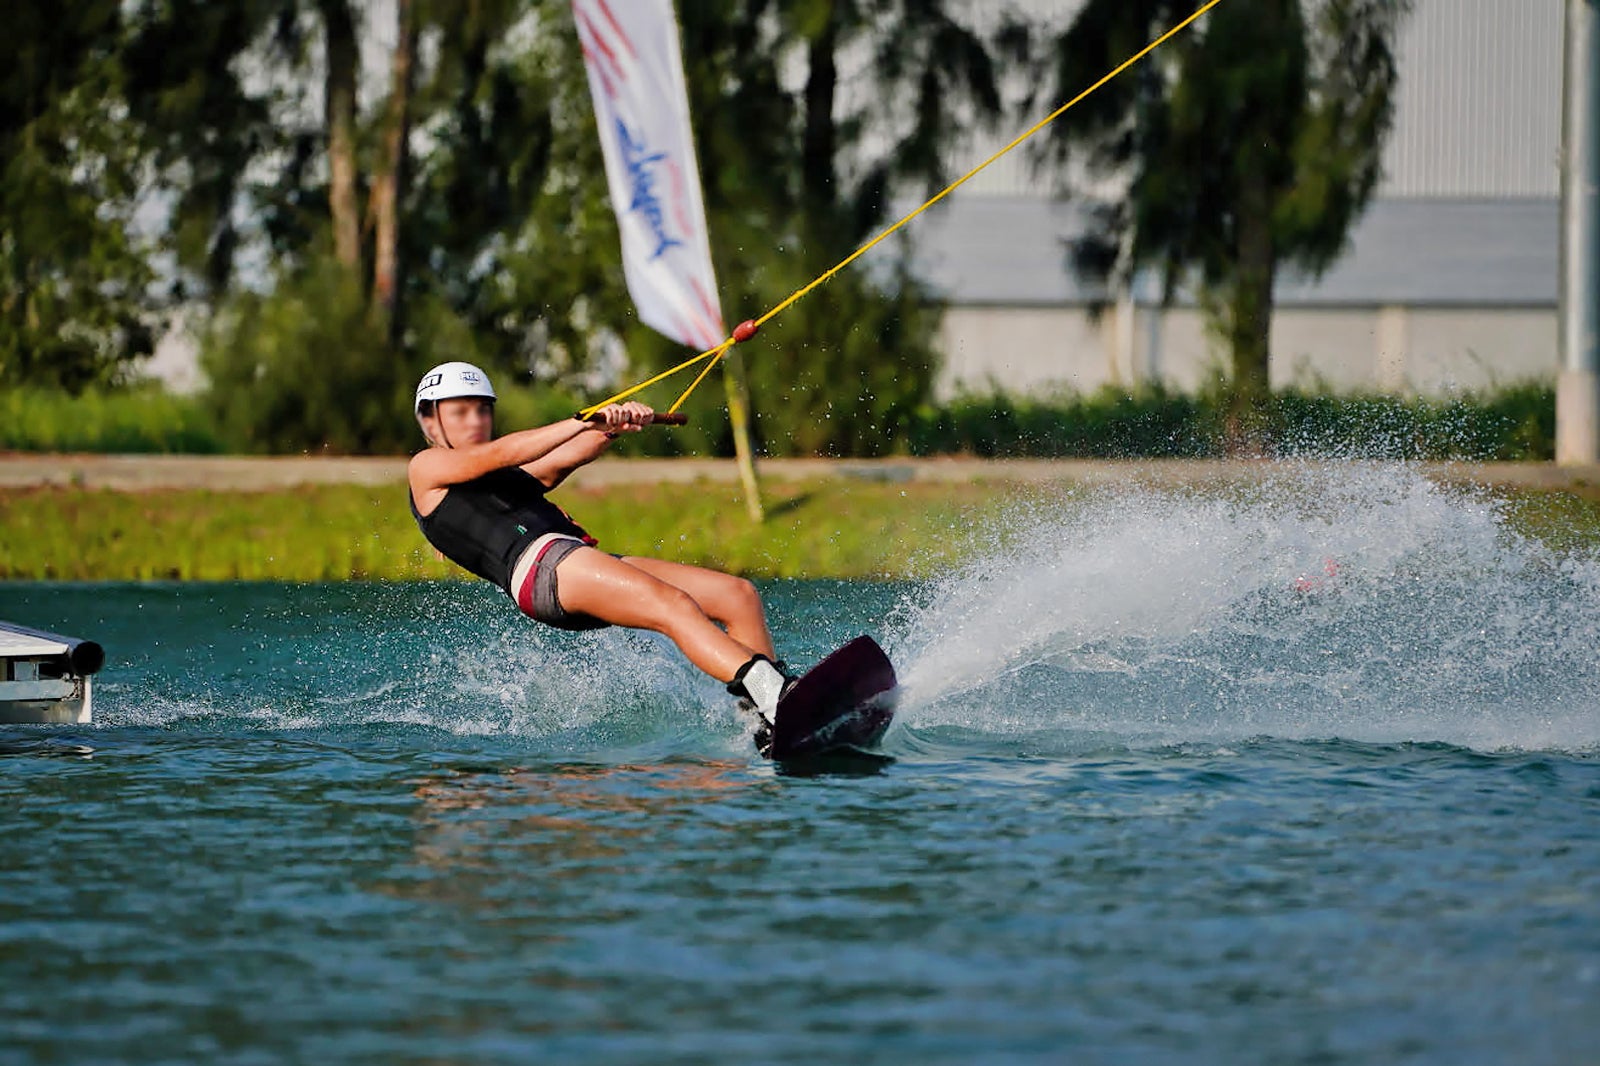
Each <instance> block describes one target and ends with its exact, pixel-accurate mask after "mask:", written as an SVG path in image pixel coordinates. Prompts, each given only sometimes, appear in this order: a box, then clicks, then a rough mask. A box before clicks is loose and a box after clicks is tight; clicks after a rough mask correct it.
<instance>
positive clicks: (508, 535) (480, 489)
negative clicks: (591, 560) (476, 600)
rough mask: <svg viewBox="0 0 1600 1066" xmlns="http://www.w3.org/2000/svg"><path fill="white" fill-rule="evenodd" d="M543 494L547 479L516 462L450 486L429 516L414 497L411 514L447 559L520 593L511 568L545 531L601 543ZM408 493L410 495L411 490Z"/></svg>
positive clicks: (511, 593) (513, 591)
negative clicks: (422, 512)
mask: <svg viewBox="0 0 1600 1066" xmlns="http://www.w3.org/2000/svg"><path fill="white" fill-rule="evenodd" d="M544 494H545V487H544V482H542V481H540V480H539V479H538V478H536V477H534V476H533V475H532V474H530V473H528V472H527V471H526V470H523V469H521V468H519V467H514V466H513V467H507V468H506V469H504V470H495V471H493V472H492V473H488V474H485V475H483V476H482V477H480V478H474V479H473V480H471V481H463V482H462V483H461V484H459V485H451V486H450V488H449V490H448V491H446V492H445V494H444V499H443V500H442V501H441V502H440V503H439V506H438V507H435V508H434V509H433V513H432V514H429V515H426V516H424V515H422V514H421V513H419V512H418V511H417V501H416V499H415V497H412V499H411V514H412V517H414V518H415V519H416V520H417V526H418V528H420V529H421V530H422V535H423V536H424V537H427V538H428V543H429V544H432V545H433V546H434V547H435V548H438V549H439V550H440V551H441V552H443V553H444V555H445V558H447V559H449V560H450V561H451V562H453V563H455V564H456V565H457V566H460V567H462V568H463V569H465V570H469V571H471V572H472V573H474V574H477V575H478V576H479V577H481V578H483V579H484V580H485V581H492V582H494V583H495V584H496V585H499V586H500V587H501V588H502V589H504V590H505V591H506V594H507V595H509V596H512V597H515V596H516V591H515V590H514V589H512V588H511V571H512V570H513V569H514V568H515V567H516V565H517V560H518V559H519V558H521V556H522V553H523V552H524V551H526V550H527V547H528V545H530V544H532V543H533V542H534V541H535V540H538V539H539V538H540V537H542V536H544V535H545V534H546V533H566V534H568V535H569V536H573V537H577V538H579V539H580V540H582V541H583V542H584V543H585V544H594V543H596V541H595V539H594V538H593V537H591V536H589V534H587V533H585V532H584V531H583V527H582V526H580V525H578V523H576V522H574V521H573V520H572V516H571V515H569V514H567V512H565V511H563V510H562V509H561V508H560V507H558V506H556V505H555V504H553V503H551V502H550V501H549V500H547V499H545V495H544ZM406 495H407V496H410V495H411V493H410V491H409V490H408V491H407V493H406Z"/></svg>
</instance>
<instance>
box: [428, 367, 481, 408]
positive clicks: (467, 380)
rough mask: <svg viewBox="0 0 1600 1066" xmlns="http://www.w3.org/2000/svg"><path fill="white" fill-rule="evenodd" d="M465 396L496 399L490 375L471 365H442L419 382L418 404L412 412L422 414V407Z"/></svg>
mask: <svg viewBox="0 0 1600 1066" xmlns="http://www.w3.org/2000/svg"><path fill="white" fill-rule="evenodd" d="M463 396H481V397H483V398H484V399H486V400H492V399H494V398H495V395H494V386H493V385H491V384H489V375H488V374H485V373H484V372H483V371H482V370H479V369H478V368H477V367H475V366H473V365H472V364H471V363H440V364H439V365H438V366H436V367H434V368H433V369H432V370H430V371H428V372H427V373H426V374H424V375H422V380H421V381H419V382H417V402H416V403H415V404H414V405H413V407H412V410H413V411H415V412H416V413H417V414H421V413H422V405H423V404H424V403H426V402H437V401H439V400H455V399H459V398H461V397H463Z"/></svg>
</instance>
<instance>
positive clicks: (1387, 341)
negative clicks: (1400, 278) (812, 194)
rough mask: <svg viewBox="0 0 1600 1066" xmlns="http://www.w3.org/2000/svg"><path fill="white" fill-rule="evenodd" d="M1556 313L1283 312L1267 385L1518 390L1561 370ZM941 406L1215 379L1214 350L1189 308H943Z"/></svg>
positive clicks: (1218, 355)
mask: <svg viewBox="0 0 1600 1066" xmlns="http://www.w3.org/2000/svg"><path fill="white" fill-rule="evenodd" d="M1556 330H1557V320H1556V311H1555V309H1554V308H1526V309H1519V308H1509V309H1494V310H1484V309H1480V308H1470V307H1463V308H1437V307H1428V308H1415V307H1398V306H1396V307H1355V308H1318V307H1290V308H1282V309H1280V310H1279V311H1278V312H1277V314H1276V315H1274V317H1273V327H1272V351H1273V362H1272V383H1273V385H1274V387H1278V388H1282V387H1285V386H1290V385H1303V386H1307V387H1319V388H1330V389H1333V390H1334V391H1338V392H1351V391H1373V390H1381V391H1386V392H1401V393H1407V392H1415V393H1421V394H1424V395H1441V394H1444V393H1448V392H1450V391H1452V390H1457V389H1476V388H1484V387H1492V386H1497V385H1507V384H1511V383H1514V382H1520V381H1526V380H1538V381H1546V382H1554V381H1555V377H1556V372H1557V370H1558V369H1559V367H1560V356H1559V351H1558V349H1557V336H1556ZM939 340H940V347H941V350H942V352H943V353H944V359H945V361H944V367H943V370H942V372H941V374H940V377H939V381H938V384H937V395H938V396H939V398H941V399H948V398H950V397H951V396H954V395H957V394H959V393H962V392H969V393H980V394H982V393H991V392H995V391H1004V392H1008V393H1011V394H1014V395H1035V396H1038V395H1048V394H1049V393H1051V392H1055V391H1061V390H1075V391H1079V392H1092V391H1094V390H1095V389H1098V388H1100V387H1101V386H1103V385H1118V386H1129V385H1133V384H1135V383H1138V382H1141V381H1150V380H1160V381H1162V382H1163V383H1165V384H1167V385H1169V386H1171V387H1173V388H1177V389H1181V390H1186V391H1193V390H1195V389H1198V388H1200V387H1202V386H1204V385H1206V384H1208V383H1209V382H1212V381H1214V380H1216V378H1217V376H1218V374H1219V373H1220V372H1221V370H1222V368H1223V367H1224V366H1225V359H1224V357H1223V355H1222V349H1221V348H1220V347H1219V346H1218V345H1217V344H1215V343H1214V342H1213V340H1212V338H1211V337H1210V336H1209V335H1208V333H1207V330H1206V327H1205V323H1204V320H1203V318H1202V316H1201V315H1200V313H1199V312H1198V311H1197V310H1195V309H1193V308H1184V307H1178V308H1173V309H1171V310H1168V311H1165V312H1163V311H1160V310H1157V309H1151V308H1137V309H1130V308H1127V307H1123V308H1110V309H1108V310H1107V311H1106V312H1105V314H1103V315H1102V316H1101V317H1100V319H1099V321H1095V320H1093V319H1092V317H1091V316H1090V314H1089V312H1088V309H1087V308H1085V307H1081V306H1062V307H995V306H963V307H952V308H950V309H949V310H948V311H947V312H946V313H945V316H944V320H943V323H942V324H941V327H940V338H939Z"/></svg>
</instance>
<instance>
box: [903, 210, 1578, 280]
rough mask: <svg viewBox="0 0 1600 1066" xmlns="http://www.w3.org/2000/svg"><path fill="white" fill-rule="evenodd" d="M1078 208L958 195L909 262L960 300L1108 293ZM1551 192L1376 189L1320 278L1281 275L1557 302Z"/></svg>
mask: <svg viewBox="0 0 1600 1066" xmlns="http://www.w3.org/2000/svg"><path fill="white" fill-rule="evenodd" d="M1081 231H1082V222H1081V216H1080V215H1079V214H1078V212H1077V211H1076V210H1074V209H1073V208H1071V207H1068V206H1066V205H1063V204H1059V203H1053V202H1050V201H1047V200H1043V199H1040V198H1037V197H1029V196H1004V197H1002V196H965V197H963V196H955V197H951V198H950V199H948V200H945V201H944V202H942V203H941V204H939V205H937V206H936V207H935V208H933V209H932V210H930V211H929V212H928V213H927V214H925V215H923V216H921V217H920V218H919V219H917V221H916V222H914V223H913V224H912V227H911V234H912V237H913V241H914V245H913V246H914V249H915V252H914V267H913V269H914V272H915V273H916V274H917V275H918V276H919V277H921V278H923V279H924V280H925V281H927V282H928V283H929V284H931V285H932V286H933V288H934V289H935V290H936V291H937V292H938V293H940V294H941V295H942V296H943V297H944V298H945V299H947V300H949V301H950V302H952V303H956V304H999V305H1033V306H1037V305H1060V304H1083V303H1088V302H1090V301H1092V300H1094V299H1097V298H1101V297H1102V296H1103V293H1102V292H1101V291H1100V290H1098V289H1096V288H1094V287H1092V286H1085V285H1084V284H1083V283H1082V282H1081V281H1079V280H1078V279H1077V278H1076V277H1074V276H1073V274H1072V272H1071V271H1070V270H1069V269H1068V267H1067V250H1068V242H1069V241H1070V240H1071V239H1072V238H1073V236H1074V235H1075V234H1077V233H1079V232H1081ZM1559 242H1560V205H1559V201H1557V200H1554V199H1528V200H1416V199H1401V200H1379V201H1376V202H1374V203H1373V204H1372V205H1371V207H1370V208H1369V209H1368V210H1367V212H1366V214H1365V215H1363V216H1362V218H1361V220H1360V222H1358V223H1357V225H1356V228H1355V230H1354V231H1353V233H1352V234H1351V239H1350V246H1349V250H1348V251H1347V252H1346V253H1345V255H1344V256H1342V257H1341V258H1340V260H1339V261H1338V262H1337V263H1336V264H1335V266H1334V267H1333V269H1331V270H1330V271H1328V273H1327V274H1325V275H1324V276H1323V277H1322V279H1321V280H1320V281H1310V280H1307V279H1304V278H1295V277H1285V278H1283V279H1282V280H1280V283H1279V285H1278V301H1279V302H1280V303H1281V304H1283V305H1286V306H1293V305H1370V306H1378V305H1383V304H1407V305H1452V304H1453V305H1464V304H1465V305H1477V306H1488V307H1527V306H1540V307H1542V306H1554V305H1555V304H1556V298H1557V283H1558V279H1559V268H1560V263H1559V257H1558V248H1559Z"/></svg>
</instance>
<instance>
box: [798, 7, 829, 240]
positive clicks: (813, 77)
mask: <svg viewBox="0 0 1600 1066" xmlns="http://www.w3.org/2000/svg"><path fill="white" fill-rule="evenodd" d="M827 6H828V14H827V18H826V19H825V20H824V23H823V28H822V30H821V31H820V32H819V33H818V34H817V36H816V37H814V38H812V39H811V40H810V41H809V42H808V43H807V45H806V88H805V107H806V114H805V133H804V139H803V140H802V142H801V170H800V175H801V182H802V184H803V186H804V188H803V189H802V193H801V194H802V196H803V197H804V200H805V202H806V203H807V204H809V205H813V206H821V207H824V208H825V207H826V206H827V205H829V204H831V203H832V202H833V200H834V196H835V189H834V179H835V173H834V155H835V152H836V150H837V140H838V134H837V131H836V129H835V128H834V123H833V98H834V94H835V92H836V91H837V89H838V86H839V69H838V66H837V64H836V62H835V60H834V52H835V50H836V49H837V48H838V44H839V40H838V37H839V31H838V26H837V25H836V24H835V17H834V10H833V4H832V3H831V2H830V3H829V4H828V5H827ZM816 221H820V218H819V219H817V220H816Z"/></svg>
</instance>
